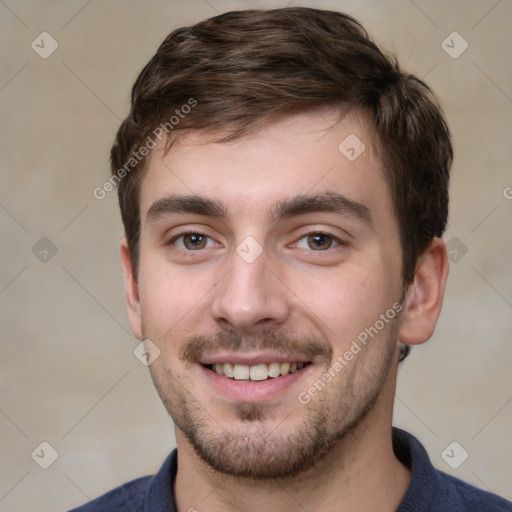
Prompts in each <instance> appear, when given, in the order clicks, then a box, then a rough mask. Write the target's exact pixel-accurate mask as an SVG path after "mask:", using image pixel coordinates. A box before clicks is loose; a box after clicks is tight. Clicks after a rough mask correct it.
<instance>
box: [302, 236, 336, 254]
mask: <svg viewBox="0 0 512 512" xmlns="http://www.w3.org/2000/svg"><path fill="white" fill-rule="evenodd" d="M332 243H333V237H332V236H331V235H326V234H324V233H313V234H311V235H308V246H309V248H310V249H313V250H319V251H325V250H326V249H330V248H331V246H332Z"/></svg>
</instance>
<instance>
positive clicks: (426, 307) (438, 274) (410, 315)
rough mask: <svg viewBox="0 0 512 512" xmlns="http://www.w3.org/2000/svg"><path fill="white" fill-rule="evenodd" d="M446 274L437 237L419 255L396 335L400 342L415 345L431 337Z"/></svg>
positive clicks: (446, 263) (445, 266) (444, 259)
mask: <svg viewBox="0 0 512 512" xmlns="http://www.w3.org/2000/svg"><path fill="white" fill-rule="evenodd" d="M447 277H448V257H447V254H446V246H445V244H444V242H443V241H442V240H441V239H440V238H437V237H436V238H434V239H433V240H432V242H431V243H430V245H429V247H428V248H427V250H426V251H425V252H424V253H423V254H422V255H421V256H420V257H419V259H418V263H417V265H416V271H415V273H414V280H413V282H412V283H411V284H410V285H409V288H408V290H407V293H406V298H405V301H404V312H403V314H402V325H401V327H400V331H399V335H398V337H399V340H400V341H401V342H402V343H407V344H409V345H418V344H420V343H424V342H425V341H427V340H428V339H429V338H430V337H431V336H432V334H433V332H434V328H435V326H436V323H437V320H438V318H439V314H440V312H441V306H442V304H443V297H444V290H445V286H446V279H447Z"/></svg>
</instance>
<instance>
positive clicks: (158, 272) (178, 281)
mask: <svg viewBox="0 0 512 512" xmlns="http://www.w3.org/2000/svg"><path fill="white" fill-rule="evenodd" d="M213 285H214V280H213V279H212V280H211V283H210V279H209V278H208V275H205V274H204V273H199V272H198V271H197V270H193V268H192V266H190V267H189V268H185V269H172V268H171V267H169V266H166V265H165V264H161V263H160V264H159V263H158V262H156V261H153V262H151V261H147V262H146V263H145V264H144V266H141V269H140V274H139V293H140V301H141V314H142V322H143V326H144V327H145V331H146V332H145V335H146V336H147V337H150V336H153V337H155V339H162V338H164V337H165V338H166V339H169V338H172V337H174V336H179V338H182V337H183V336H184V335H188V336H190V335H193V334H197V329H196V330H193V332H189V331H190V327H191V326H194V325H195V326H198V325H199V318H203V317H204V315H205V311H206V309H205V308H207V303H208V300H209V299H210V294H211V293H212V288H213ZM185 331H186V332H185Z"/></svg>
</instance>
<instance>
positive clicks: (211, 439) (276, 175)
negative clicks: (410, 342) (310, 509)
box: [129, 112, 403, 478]
mask: <svg viewBox="0 0 512 512" xmlns="http://www.w3.org/2000/svg"><path fill="white" fill-rule="evenodd" d="M337 119H338V118H337V117H335V114H334V113H333V112H330V113H323V114H322V115H321V116H320V115H319V114H317V113H314V114H310V113H307V114H300V115H293V116H289V117H287V118H284V119H282V120H280V121H278V122H276V123H274V124H272V125H270V126H268V127H266V128H264V129H262V130H260V131H258V132H256V133H254V134H251V135H250V136H246V137H244V138H242V139H238V140H236V141H234V142H229V143H215V142H211V140H212V134H211V133H200V132H196V133H191V134H189V135H187V136H186V137H185V138H181V139H179V140H178V142H176V143H175V145H174V146H173V147H172V149H171V150H170V151H169V152H168V153H167V154H165V153H164V150H163V148H162V147H157V148H155V150H154V152H153V154H152V157H151V160H150V162H149V165H148V169H147V174H146V175H145V177H144V179H143V182H142V185H141V191H140V205H141V237H140V260H139V261H140V264H139V273H138V280H137V283H135V281H133V280H132V282H131V285H130V286H131V288H132V290H133V292H132V298H131V306H130V304H129V314H130V320H131V325H132V328H133V330H134V332H135V334H136V335H137V336H138V337H140V338H141V339H148V340H150V342H147V343H148V345H149V346H150V347H155V346H156V347H157V348H158V350H159V351H160V354H159V356H158V357H157V358H156V359H155V360H154V362H152V364H151V365H150V371H151V375H152V378H153V380H154V383H155V386H156V388H157V390H158V393H159V395H160V397H161V399H162V401H163V403H164V405H165V406H166V408H167V410H168V412H169V413H170V415H171V416H172V418H173V420H174V422H175V424H176V427H177V438H178V439H183V442H186V443H189V444H190V446H192V447H193V448H194V450H195V451H196V452H197V454H198V455H199V456H200V457H201V458H202V459H203V460H204V461H205V462H207V463H208V464H209V465H210V466H211V467H212V468H214V469H216V470H218V471H221V472H224V473H227V474H230V475H237V476H244V477H251V478H276V477H285V476H290V475H294V474H297V473H299V472H300V471H303V470H305V469H307V468H308V467H309V466H311V465H312V464H313V463H314V462H315V461H316V460H318V459H319V458H321V457H322V456H323V455H324V454H326V453H327V452H328V451H329V450H330V449H331V448H332V446H333V445H334V443H337V442H339V441H340V440H342V439H343V437H344V436H345V435H346V433H347V432H349V431H350V430H351V429H353V428H354V427H355V426H356V425H358V424H361V422H363V421H364V420H365V418H367V417H368V415H369V413H370V411H372V408H373V407H374V405H375V403H376V401H377V400H378V397H379V396H380V394H381V392H382V389H383V385H384V382H385V380H386V379H387V377H388V375H390V372H391V371H392V370H393V369H394V367H395V366H396V354H397V352H396V349H397V336H398V330H399V324H400V319H399V318H400V315H399V310H400V308H401V307H400V305H399V303H400V301H401V299H402V298H403V297H402V282H401V266H402V256H401V249H400V242H399V235H398V225H397V221H396V219H395V217H394V215H393V209H392V202H391V197H390V194H389V191H388V188H387V185H386V183H385V181H384V179H383V172H382V168H381V164H380V161H379V158H378V155H376V154H375V152H374V151H373V150H372V144H371V139H370V133H369V131H368V129H367V127H366V125H365V122H364V119H363V118H362V117H361V116H360V115H358V114H357V113H351V114H348V115H346V116H345V117H344V118H343V119H342V120H341V121H340V122H338V123H336V122H335V120H337ZM333 125H334V126H333ZM354 135H355V136H357V138H358V139H359V140H360V141H362V142H363V143H364V144H365V149H364V151H363V152H362V153H361V154H360V155H359V156H358V157H357V158H356V159H354V156H357V152H358V149H359V146H357V145H355V144H354V140H355V139H353V136H354ZM348 136H351V138H349V139H348V141H347V142H345V143H343V144H341V143H342V142H343V141H344V140H345V139H346V138H347V137H348ZM348 142H351V144H348ZM356 142H357V141H356ZM340 144H341V148H342V149H341V150H340V149H339V148H338V147H339V146H340ZM351 147H353V148H354V151H352V150H351V149H350V148H351ZM129 302H130V300H129ZM391 313H393V314H391ZM363 340H364V341H363ZM355 347H358V348H355ZM349 353H351V354H352V357H350V356H349ZM336 363H338V364H336ZM329 376H330V378H329Z"/></svg>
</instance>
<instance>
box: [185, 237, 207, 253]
mask: <svg viewBox="0 0 512 512" xmlns="http://www.w3.org/2000/svg"><path fill="white" fill-rule="evenodd" d="M207 241H208V237H206V236H204V235H200V234H199V233H187V234H185V235H183V245H184V246H185V247H186V248H187V249H188V250H190V251H194V250H197V249H204V248H205V247H206V244H207Z"/></svg>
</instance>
